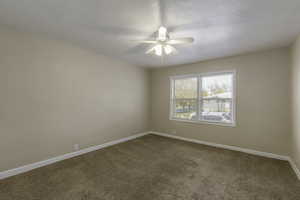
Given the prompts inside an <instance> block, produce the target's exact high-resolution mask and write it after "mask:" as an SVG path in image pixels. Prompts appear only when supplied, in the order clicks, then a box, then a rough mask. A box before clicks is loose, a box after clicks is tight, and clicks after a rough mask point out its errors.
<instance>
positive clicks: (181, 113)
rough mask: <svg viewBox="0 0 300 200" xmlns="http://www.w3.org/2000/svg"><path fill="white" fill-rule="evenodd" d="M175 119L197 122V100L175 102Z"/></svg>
mask: <svg viewBox="0 0 300 200" xmlns="http://www.w3.org/2000/svg"><path fill="white" fill-rule="evenodd" d="M174 106H175V108H174V117H175V118H179V119H189V120H196V109H197V100H196V99H189V100H183V99H181V100H174Z"/></svg>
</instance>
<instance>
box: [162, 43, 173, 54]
mask: <svg viewBox="0 0 300 200" xmlns="http://www.w3.org/2000/svg"><path fill="white" fill-rule="evenodd" d="M164 51H165V54H167V55H169V54H171V53H172V52H173V48H172V46H170V45H168V44H167V45H165V46H164Z"/></svg>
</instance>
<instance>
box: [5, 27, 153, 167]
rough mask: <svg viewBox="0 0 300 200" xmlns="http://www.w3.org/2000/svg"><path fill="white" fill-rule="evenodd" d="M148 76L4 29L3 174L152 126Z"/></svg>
mask: <svg viewBox="0 0 300 200" xmlns="http://www.w3.org/2000/svg"><path fill="white" fill-rule="evenodd" d="M149 81H150V76H149V73H148V72H147V71H146V70H144V69H142V68H137V67H134V66H129V65H127V64H124V63H121V62H118V61H112V60H110V59H108V58H106V57H103V56H100V55H97V54H96V53H93V52H91V51H89V50H85V49H80V48H77V47H74V46H72V45H69V44H67V43H64V42H62V41H51V40H47V39H43V38H39V37H36V36H35V35H31V34H24V33H18V32H15V31H12V30H7V29H4V28H0V136H1V137H0V138H1V139H0V171H3V170H6V169H10V168H14V167H18V166H22V165H24V164H29V163H32V162H36V161H40V160H44V159H48V158H51V157H54V156H57V155H62V154H64V153H68V152H71V151H72V150H73V144H76V143H78V144H80V146H81V148H85V147H89V146H92V145H98V144H101V143H105V142H108V141H111V140H115V139H119V138H123V137H126V136H129V135H132V134H135V133H140V132H143V131H146V130H148V127H147V125H148V114H149V112H148V109H149V106H148V103H149V102H148V99H149V94H150V92H149V90H148V89H149Z"/></svg>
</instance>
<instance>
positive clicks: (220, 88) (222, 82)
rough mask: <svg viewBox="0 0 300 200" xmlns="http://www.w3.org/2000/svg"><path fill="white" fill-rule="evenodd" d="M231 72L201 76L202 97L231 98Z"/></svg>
mask: <svg viewBox="0 0 300 200" xmlns="http://www.w3.org/2000/svg"><path fill="white" fill-rule="evenodd" d="M232 76H233V75H232V74H224V75H217V76H206V77H205V76H204V77H202V97H203V98H232V91H233V86H232Z"/></svg>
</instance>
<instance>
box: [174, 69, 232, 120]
mask: <svg viewBox="0 0 300 200" xmlns="http://www.w3.org/2000/svg"><path fill="white" fill-rule="evenodd" d="M227 74H228V75H232V79H231V81H232V97H231V98H218V99H219V100H220V99H222V100H225V101H230V102H231V103H230V111H229V113H230V117H231V120H230V122H223V121H216V120H206V119H204V117H203V113H202V111H203V102H204V101H205V100H209V99H206V98H203V97H202V79H203V78H205V77H209V76H219V75H220V76H221V75H227ZM188 78H197V98H175V81H176V80H180V79H188ZM235 80H236V73H235V71H227V72H216V73H205V74H197V75H183V76H175V77H170V83H171V87H170V89H171V91H170V94H171V98H170V119H174V120H183V121H191V122H193V121H194V122H208V123H214V124H215V123H216V124H225V125H235V121H236V119H235V106H236V105H235V95H236V85H235V84H236V83H235ZM194 99H196V110H195V112H196V117H195V119H188V118H177V117H176V108H175V107H176V101H178V100H194Z"/></svg>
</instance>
